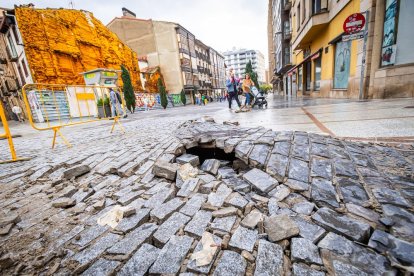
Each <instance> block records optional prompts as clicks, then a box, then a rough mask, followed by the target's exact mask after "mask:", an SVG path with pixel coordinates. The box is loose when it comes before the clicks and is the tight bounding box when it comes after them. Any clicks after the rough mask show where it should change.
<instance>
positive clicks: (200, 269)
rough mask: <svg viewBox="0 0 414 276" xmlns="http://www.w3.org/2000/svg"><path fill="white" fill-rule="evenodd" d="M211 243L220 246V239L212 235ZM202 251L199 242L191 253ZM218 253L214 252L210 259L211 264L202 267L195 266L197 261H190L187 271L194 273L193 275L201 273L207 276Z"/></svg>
mask: <svg viewBox="0 0 414 276" xmlns="http://www.w3.org/2000/svg"><path fill="white" fill-rule="evenodd" d="M213 241H214V243H215V244H221V242H222V239H221V238H219V237H217V236H215V235H213ZM201 250H203V244H202V242H201V240H200V241H199V242H198V243H197V246H196V247H195V249H194V252H193V253H197V252H199V251H201ZM218 253H219V250H216V252H215V253H214V255H213V258H212V259H211V262H210V263H209V264H207V265H203V266H197V261H196V260H190V261H189V262H188V264H187V270H188V271H191V272H194V273H201V274H206V275H207V274H209V272H210V270H211V267H212V266H213V263H214V261H215V259H216V257H217V255H218Z"/></svg>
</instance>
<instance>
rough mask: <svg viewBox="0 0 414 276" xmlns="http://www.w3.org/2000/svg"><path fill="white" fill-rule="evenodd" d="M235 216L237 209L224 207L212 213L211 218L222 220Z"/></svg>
mask: <svg viewBox="0 0 414 276" xmlns="http://www.w3.org/2000/svg"><path fill="white" fill-rule="evenodd" d="M235 214H237V208H234V207H225V208H221V209H219V210H217V211H214V212H213V217H215V218H222V217H228V216H232V215H235Z"/></svg>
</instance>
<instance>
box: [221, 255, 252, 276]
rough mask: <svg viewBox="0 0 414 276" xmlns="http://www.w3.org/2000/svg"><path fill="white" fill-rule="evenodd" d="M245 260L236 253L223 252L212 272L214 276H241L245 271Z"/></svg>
mask: <svg viewBox="0 0 414 276" xmlns="http://www.w3.org/2000/svg"><path fill="white" fill-rule="evenodd" d="M246 266H247V264H246V260H245V259H244V258H243V257H242V256H241V255H240V254H238V253H236V252H233V251H229V250H224V251H223V255H222V256H221V258H220V260H219V261H218V264H217V267H216V269H215V270H214V274H213V275H214V276H242V275H245V271H246Z"/></svg>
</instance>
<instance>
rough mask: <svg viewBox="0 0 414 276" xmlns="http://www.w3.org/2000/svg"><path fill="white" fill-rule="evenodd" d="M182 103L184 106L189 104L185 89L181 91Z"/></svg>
mask: <svg viewBox="0 0 414 276" xmlns="http://www.w3.org/2000/svg"><path fill="white" fill-rule="evenodd" d="M181 102H182V103H183V105H185V104H186V103H187V98H186V97H185V92H184V89H183V90H181Z"/></svg>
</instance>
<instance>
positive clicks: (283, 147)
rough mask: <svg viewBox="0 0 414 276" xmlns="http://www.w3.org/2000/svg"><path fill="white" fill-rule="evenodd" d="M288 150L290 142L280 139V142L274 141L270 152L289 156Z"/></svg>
mask: <svg viewBox="0 0 414 276" xmlns="http://www.w3.org/2000/svg"><path fill="white" fill-rule="evenodd" d="M289 151H290V142H286V141H281V142H276V143H275V145H274V147H273V150H272V153H277V154H281V155H284V156H289Z"/></svg>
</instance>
